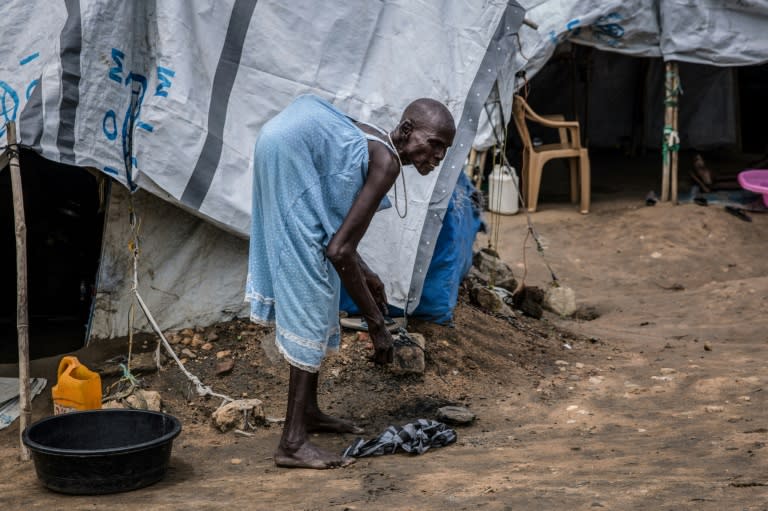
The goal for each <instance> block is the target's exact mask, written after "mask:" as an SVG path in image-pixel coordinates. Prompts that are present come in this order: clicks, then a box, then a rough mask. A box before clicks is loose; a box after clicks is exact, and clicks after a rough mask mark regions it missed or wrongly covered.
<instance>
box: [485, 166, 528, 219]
mask: <svg viewBox="0 0 768 511" xmlns="http://www.w3.org/2000/svg"><path fill="white" fill-rule="evenodd" d="M518 186H520V181H519V179H518V178H517V173H516V172H515V169H514V168H513V167H507V166H501V165H496V166H494V167H493V172H491V175H490V176H488V209H489V210H491V211H493V212H494V213H500V214H502V215H514V214H515V213H517V211H518V209H519V206H518V198H517V197H518V191H517V190H518Z"/></svg>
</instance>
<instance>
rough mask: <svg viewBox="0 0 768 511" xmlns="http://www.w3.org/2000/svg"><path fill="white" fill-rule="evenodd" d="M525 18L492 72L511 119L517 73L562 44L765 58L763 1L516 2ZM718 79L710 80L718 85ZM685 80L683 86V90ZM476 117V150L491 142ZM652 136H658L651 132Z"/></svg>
mask: <svg viewBox="0 0 768 511" xmlns="http://www.w3.org/2000/svg"><path fill="white" fill-rule="evenodd" d="M520 3H521V4H522V6H523V8H525V9H526V14H525V16H526V18H528V19H530V20H532V21H534V22H535V23H536V24H538V28H537V29H536V30H534V29H532V28H530V27H528V26H523V27H522V28H521V29H520V33H519V44H516V49H517V50H518V51H517V52H515V53H514V54H513V55H510V57H509V59H508V61H507V63H506V65H505V66H503V68H502V70H501V71H500V73H499V95H500V98H501V105H502V107H503V112H504V118H505V119H510V114H511V109H512V97H513V95H514V93H515V90H516V89H517V88H519V87H520V86H521V85H522V83H523V81H522V80H516V79H515V75H516V73H518V72H520V71H524V72H525V75H526V77H527V79H528V80H530V79H531V78H533V77H534V76H535V75H536V74H537V73H538V72H539V71H540V70H541V69H542V68H543V67H544V64H546V63H547V61H549V59H550V58H551V57H552V55H553V54H554V53H555V50H556V48H557V47H558V45H560V44H561V43H563V42H566V41H570V42H572V43H574V44H580V45H585V46H592V47H594V48H597V49H600V50H604V51H608V52H614V53H620V54H623V55H630V56H635V57H661V58H663V59H664V60H665V61H672V60H673V61H679V62H684V63H688V64H708V65H711V66H721V67H725V66H741V65H757V64H763V63H766V62H768V42H766V41H767V40H766V38H765V27H766V26H768V2H766V1H765V0H695V1H694V0H570V1H569V0H521V2H520ZM724 80H726V78H722V79H720V80H719V82H718V83H717V84H715V86H716V85H719V84H720V83H722V82H723V81H724ZM685 87H686V85H685V83H683V89H684V90H685ZM487 124H488V120H487V116H484V117H483V118H482V120H481V127H480V130H479V131H480V135H479V136H478V138H477V139H476V140H475V142H474V144H473V145H474V147H475V148H477V149H480V150H482V149H486V148H487V147H490V146H491V145H492V144H493V143H494V139H493V133H492V131H491V130H490V128H488V126H487ZM655 138H660V136H657V137H655Z"/></svg>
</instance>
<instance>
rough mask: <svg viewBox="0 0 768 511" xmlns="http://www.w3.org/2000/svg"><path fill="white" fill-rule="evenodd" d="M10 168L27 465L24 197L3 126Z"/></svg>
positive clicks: (11, 134) (15, 149)
mask: <svg viewBox="0 0 768 511" xmlns="http://www.w3.org/2000/svg"><path fill="white" fill-rule="evenodd" d="M5 129H6V134H7V137H8V151H7V152H8V156H9V161H10V165H11V190H12V193H13V218H14V225H15V227H16V329H17V331H18V344H19V408H20V410H21V414H20V416H19V447H20V449H21V451H20V458H21V460H22V461H29V459H30V456H29V450H28V449H27V447H26V446H25V445H24V442H23V441H22V440H21V435H22V433H23V432H24V429H25V428H26V427H27V426H29V424H30V423H31V422H32V400H31V398H30V395H29V394H30V391H29V321H28V317H29V314H28V312H27V226H26V222H25V220H24V193H23V190H22V187H21V167H20V166H19V146H18V145H16V123H15V122H13V121H11V122H9V123H8V124H6V126H5Z"/></svg>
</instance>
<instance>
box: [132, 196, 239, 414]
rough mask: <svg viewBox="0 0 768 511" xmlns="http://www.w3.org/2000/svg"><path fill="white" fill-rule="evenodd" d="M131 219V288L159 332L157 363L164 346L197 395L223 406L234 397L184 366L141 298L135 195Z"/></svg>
mask: <svg viewBox="0 0 768 511" xmlns="http://www.w3.org/2000/svg"><path fill="white" fill-rule="evenodd" d="M129 211H130V214H129V221H130V224H131V233H132V240H131V241H129V243H128V248H129V249H130V251H131V253H132V255H133V287H132V288H131V291H132V292H133V295H134V297H135V299H136V300H135V303H138V304H139V307H141V310H142V311H143V312H144V315H145V316H146V318H147V321H149V324H150V325H151V326H152V329H153V330H154V331H155V333H157V335H158V336H159V337H160V342H158V344H157V349H156V350H155V363H156V364H157V367H158V368H159V367H160V348H161V347H164V348H165V350H166V351H167V352H168V355H169V356H170V357H171V358H172V359H173V360H174V362H176V365H178V366H179V369H181V372H182V373H184V375H185V376H186V377H187V379H188V380H189V381H190V382H192V384H193V385H194V387H195V391H196V392H197V395H198V396H200V397H205V396H212V397H218V398H219V399H222V400H223V402H222V403H221V406H223V405H225V404H226V403H228V402H232V401H234V399H233V398H231V397H229V396H227V395H226V394H220V393H218V392H214V391H213V389H212V388H211V387H209V386H208V385H205V384H204V383H203V382H202V381H201V380H200V378H198V377H197V376H195V375H194V374H192V373H191V372H189V371H188V370H187V368H186V367H184V364H183V363H182V362H181V360H180V359H179V357H178V356H177V355H176V352H175V351H173V348H172V347H171V344H170V343H169V342H168V339H166V338H165V335H164V334H163V332H162V330H161V329H160V327H159V326H158V324H157V322H156V321H155V318H154V317H153V316H152V313H151V312H150V311H149V307H147V304H146V303H145V302H144V300H143V299H142V298H141V294H140V293H139V270H138V268H139V255H140V253H141V250H140V248H139V230H140V227H141V221H140V220H139V219H138V217H137V215H136V210H135V207H134V204H133V196H132V195H130V196H129ZM133 310H134V303H133V302H132V303H131V313H130V314H129V317H128V322H129V327H128V338H129V342H128V350H129V358H128V366H127V367H126V371H125V374H127V375H128V376H129V377H132V376H131V375H130V351H131V344H132V339H133Z"/></svg>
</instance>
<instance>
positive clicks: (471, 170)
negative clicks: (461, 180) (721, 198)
mask: <svg viewBox="0 0 768 511" xmlns="http://www.w3.org/2000/svg"><path fill="white" fill-rule="evenodd" d="M476 161H477V149H475V148H474V147H473V148H472V149H470V151H469V157H468V158H467V168H466V169H464V172H465V173H466V174H467V177H468V178H469V179H470V180H472V181H474V180H475V162H476Z"/></svg>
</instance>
